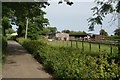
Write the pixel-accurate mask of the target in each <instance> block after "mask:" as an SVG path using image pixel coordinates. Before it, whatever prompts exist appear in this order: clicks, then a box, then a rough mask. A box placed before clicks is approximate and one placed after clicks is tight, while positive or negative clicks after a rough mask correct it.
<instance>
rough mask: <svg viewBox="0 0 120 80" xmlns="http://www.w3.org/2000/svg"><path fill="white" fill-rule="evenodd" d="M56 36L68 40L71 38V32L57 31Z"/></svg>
mask: <svg viewBox="0 0 120 80" xmlns="http://www.w3.org/2000/svg"><path fill="white" fill-rule="evenodd" d="M56 38H58V40H64V41H67V40H69V34H67V33H56Z"/></svg>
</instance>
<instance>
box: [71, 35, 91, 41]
mask: <svg viewBox="0 0 120 80" xmlns="http://www.w3.org/2000/svg"><path fill="white" fill-rule="evenodd" d="M69 37H70V38H69V39H70V40H88V39H90V35H88V34H69Z"/></svg>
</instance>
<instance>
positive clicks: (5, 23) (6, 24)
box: [2, 17, 10, 36]
mask: <svg viewBox="0 0 120 80" xmlns="http://www.w3.org/2000/svg"><path fill="white" fill-rule="evenodd" d="M2 26H3V27H2V30H3V35H4V36H5V34H6V33H5V29H8V28H9V27H10V22H9V18H7V17H3V18H2Z"/></svg>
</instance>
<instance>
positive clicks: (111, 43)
mask: <svg viewBox="0 0 120 80" xmlns="http://www.w3.org/2000/svg"><path fill="white" fill-rule="evenodd" d="M118 41H119V40H118V39H117V40H115V39H114V40H108V39H107V40H93V41H78V40H76V41H75V40H74V41H73V40H71V41H70V42H71V47H73V42H75V43H76V48H78V42H82V51H85V46H84V43H85V42H87V43H89V50H90V52H91V51H92V44H98V48H99V52H101V45H102V44H104V45H110V53H113V46H116V47H117V48H118V51H119V49H120V45H119V44H118Z"/></svg>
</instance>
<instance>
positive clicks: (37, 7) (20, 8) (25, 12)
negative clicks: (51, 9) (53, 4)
mask: <svg viewBox="0 0 120 80" xmlns="http://www.w3.org/2000/svg"><path fill="white" fill-rule="evenodd" d="M47 5H49V4H48V3H47V2H39V3H38V2H7V3H5V2H3V4H2V6H3V7H2V10H3V16H7V17H9V18H10V19H12V20H15V22H16V24H17V25H18V26H19V29H18V36H19V37H24V34H25V25H26V19H29V23H32V24H34V26H33V27H35V29H36V31H38V30H42V28H43V27H44V26H47V25H49V23H48V19H46V18H44V15H45V14H46V13H45V12H44V11H43V10H42V9H41V8H45V7H46V6H47ZM4 11H6V12H4ZM4 13H5V14H4ZM8 13H11V14H13V15H8ZM36 35H37V34H36Z"/></svg>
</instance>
